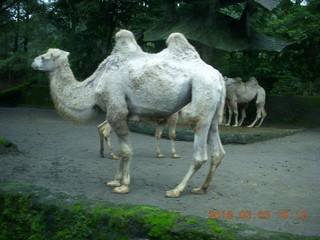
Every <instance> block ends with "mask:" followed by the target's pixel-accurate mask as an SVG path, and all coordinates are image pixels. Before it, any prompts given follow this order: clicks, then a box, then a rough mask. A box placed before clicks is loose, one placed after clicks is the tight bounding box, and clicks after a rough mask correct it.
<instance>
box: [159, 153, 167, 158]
mask: <svg viewBox="0 0 320 240" xmlns="http://www.w3.org/2000/svg"><path fill="white" fill-rule="evenodd" d="M165 157H166V155H163V154H162V153H158V154H157V158H165Z"/></svg>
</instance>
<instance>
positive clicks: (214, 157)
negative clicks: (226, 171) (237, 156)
mask: <svg viewBox="0 0 320 240" xmlns="http://www.w3.org/2000/svg"><path fill="white" fill-rule="evenodd" d="M208 144H209V146H210V150H211V163H210V169H209V172H208V175H207V177H206V180H205V182H204V183H203V185H202V186H201V187H199V188H194V189H193V190H192V193H195V194H205V193H206V191H207V189H208V187H209V185H210V183H211V180H212V177H213V174H214V172H215V171H216V169H217V168H218V166H219V165H220V163H221V160H222V158H223V157H224V155H225V151H224V149H223V146H222V143H221V140H220V136H219V129H218V123H217V121H215V120H214V121H213V122H212V125H211V128H210V131H209V137H208Z"/></svg>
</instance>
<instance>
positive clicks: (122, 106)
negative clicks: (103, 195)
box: [32, 30, 225, 197]
mask: <svg viewBox="0 0 320 240" xmlns="http://www.w3.org/2000/svg"><path fill="white" fill-rule="evenodd" d="M167 42H168V47H167V48H166V49H164V50H163V51H161V52H160V53H158V54H148V53H145V52H143V51H142V50H141V48H140V46H139V45H138V44H137V42H136V40H135V38H134V36H133V34H132V33H131V32H130V31H127V30H120V31H119V32H118V33H117V34H116V43H115V47H114V49H113V51H112V54H111V55H110V56H108V57H107V58H106V60H104V61H103V62H102V63H101V64H100V65H99V67H98V69H97V70H96V71H95V73H94V74H93V75H92V76H91V77H89V78H88V79H86V80H85V81H83V82H78V81H76V79H75V78H74V76H73V74H72V71H71V69H70V67H69V64H68V59H67V57H68V53H67V52H64V51H61V50H58V49H49V50H48V52H47V53H45V54H44V55H41V56H39V57H37V58H36V59H35V60H34V62H33V64H32V67H33V68H34V69H36V70H41V71H46V72H48V73H49V78H50V87H51V93H52V97H53V99H54V102H55V105H56V107H57V109H58V111H59V112H60V113H62V114H64V115H65V116H67V117H69V118H71V119H73V120H76V121H81V122H83V121H86V120H89V119H90V118H91V117H92V116H93V113H94V108H95V106H99V107H100V108H101V109H103V110H104V111H105V112H106V113H107V116H106V119H107V121H108V122H109V123H110V125H111V127H112V129H114V130H115V133H116V134H117V136H118V139H119V144H120V156H121V160H120V163H119V169H118V171H117V173H116V176H115V179H114V180H113V181H110V182H108V183H107V185H109V186H113V187H115V188H114V190H113V191H114V192H115V193H128V192H129V191H130V189H129V184H130V160H131V156H132V154H133V150H132V146H131V143H130V140H129V137H128V134H129V129H128V120H140V119H147V120H152V121H162V120H163V119H165V118H167V117H169V116H170V115H172V114H173V113H175V112H177V111H178V110H179V109H181V108H182V107H184V106H185V105H187V104H188V103H189V102H191V104H190V111H189V116H190V118H189V119H191V122H192V125H193V127H194V132H195V140H194V156H193V162H192V164H191V166H190V168H189V170H188V172H187V174H186V175H185V177H184V178H183V180H182V181H181V183H180V184H179V185H178V186H177V187H176V188H174V189H172V190H170V191H167V192H166V196H167V197H179V196H180V195H181V193H182V192H183V190H184V189H185V187H186V185H187V183H188V181H189V179H190V178H191V177H192V175H193V174H194V173H195V172H196V171H197V170H198V169H199V168H200V167H201V165H202V164H203V163H204V162H205V161H207V159H208V154H207V143H208V144H209V146H210V150H211V165H210V170H209V173H208V176H207V178H206V180H205V182H204V184H203V185H202V186H201V187H200V188H196V189H194V190H193V193H197V194H203V193H205V192H206V190H207V188H208V186H209V184H210V182H211V179H212V176H213V173H214V171H215V170H216V168H217V167H218V165H219V164H220V162H221V159H222V158H223V156H224V154H225V152H224V149H223V147H222V144H221V141H220V137H219V131H218V121H219V120H221V119H222V115H223V114H222V113H223V106H224V101H225V85H224V81H223V77H222V75H221V74H220V73H219V72H218V71H217V70H215V69H214V68H212V67H211V66H209V65H207V64H206V63H204V62H203V61H202V60H201V58H200V56H199V54H198V53H197V52H196V50H195V49H194V47H193V46H192V45H190V43H189V42H188V40H187V39H186V38H185V37H184V36H183V35H182V34H180V33H174V34H172V35H170V36H169V38H168V41H167Z"/></svg>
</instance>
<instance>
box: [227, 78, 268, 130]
mask: <svg viewBox="0 0 320 240" xmlns="http://www.w3.org/2000/svg"><path fill="white" fill-rule="evenodd" d="M226 90H227V94H226V103H227V106H228V110H229V118H228V122H227V124H226V126H230V124H231V118H232V114H234V115H235V123H234V125H233V126H235V127H236V126H241V125H242V123H243V120H244V119H245V117H246V109H247V108H248V104H249V102H250V101H252V100H253V99H254V98H256V108H257V114H256V118H255V120H254V121H253V123H252V124H250V125H249V126H248V127H253V126H254V125H255V124H256V122H257V121H258V120H259V119H260V122H259V124H258V126H257V127H260V126H261V124H262V122H263V120H264V119H265V117H266V116H267V113H266V110H265V108H264V106H265V102H266V92H265V90H264V89H263V88H262V87H261V86H260V85H259V83H258V81H257V79H256V78H254V77H251V78H250V79H249V81H247V82H245V83H244V82H242V81H241V78H238V80H237V81H235V82H233V83H230V84H228V85H227V86H226ZM238 105H240V109H241V119H240V122H238Z"/></svg>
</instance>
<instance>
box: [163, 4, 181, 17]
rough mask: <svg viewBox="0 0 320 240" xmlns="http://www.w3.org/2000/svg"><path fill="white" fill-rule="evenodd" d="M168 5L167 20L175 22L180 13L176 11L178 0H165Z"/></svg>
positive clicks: (166, 5)
mask: <svg viewBox="0 0 320 240" xmlns="http://www.w3.org/2000/svg"><path fill="white" fill-rule="evenodd" d="M164 4H165V7H166V20H167V21H168V22H175V21H177V20H178V13H177V11H176V1H175V0H164Z"/></svg>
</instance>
